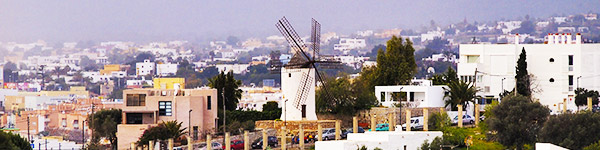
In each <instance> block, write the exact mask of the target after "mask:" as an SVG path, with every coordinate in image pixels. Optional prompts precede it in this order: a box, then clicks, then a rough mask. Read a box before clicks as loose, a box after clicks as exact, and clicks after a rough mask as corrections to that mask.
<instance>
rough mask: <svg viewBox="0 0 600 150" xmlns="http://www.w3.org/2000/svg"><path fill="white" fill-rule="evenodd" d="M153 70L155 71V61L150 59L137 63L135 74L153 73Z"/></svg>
mask: <svg viewBox="0 0 600 150" xmlns="http://www.w3.org/2000/svg"><path fill="white" fill-rule="evenodd" d="M152 71H154V62H150V60H148V59H146V60H144V62H138V63H135V74H136V75H138V76H145V75H149V74H152Z"/></svg>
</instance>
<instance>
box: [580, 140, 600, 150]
mask: <svg viewBox="0 0 600 150" xmlns="http://www.w3.org/2000/svg"><path fill="white" fill-rule="evenodd" d="M599 149H600V141H598V142H596V143H593V144H591V145H588V146H586V147H584V148H583V150H599Z"/></svg>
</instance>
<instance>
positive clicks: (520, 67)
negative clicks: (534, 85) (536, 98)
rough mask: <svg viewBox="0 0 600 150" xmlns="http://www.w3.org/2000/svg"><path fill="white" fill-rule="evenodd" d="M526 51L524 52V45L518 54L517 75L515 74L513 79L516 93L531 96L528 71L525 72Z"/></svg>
mask: <svg viewBox="0 0 600 150" xmlns="http://www.w3.org/2000/svg"><path fill="white" fill-rule="evenodd" d="M526 57H527V53H526V52H525V47H523V49H522V50H521V54H520V55H519V60H517V67H516V71H517V75H515V79H516V80H517V93H519V94H521V95H523V96H526V97H531V89H530V85H531V84H530V78H529V72H527V58H526Z"/></svg>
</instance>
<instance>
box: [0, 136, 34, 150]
mask: <svg viewBox="0 0 600 150" xmlns="http://www.w3.org/2000/svg"><path fill="white" fill-rule="evenodd" d="M0 149H3V150H4V149H6V150H31V149H32V148H31V146H30V145H29V142H28V141H27V139H25V138H23V137H21V136H19V135H18V134H13V133H10V132H4V131H0Z"/></svg>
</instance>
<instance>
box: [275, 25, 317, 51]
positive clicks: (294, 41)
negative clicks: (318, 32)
mask: <svg viewBox="0 0 600 150" xmlns="http://www.w3.org/2000/svg"><path fill="white" fill-rule="evenodd" d="M275 26H277V29H279V32H281V34H282V35H283V37H285V39H286V40H287V41H288V43H289V44H290V47H291V48H292V50H294V51H295V53H296V54H299V55H302V56H304V58H305V59H306V60H310V57H308V55H307V54H306V52H305V50H306V49H307V47H306V45H305V44H304V41H302V38H300V36H298V33H296V31H295V30H294V28H293V27H292V25H290V22H288V21H287V19H286V18H285V17H283V18H281V19H279V21H278V22H277V24H276V25H275Z"/></svg>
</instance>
